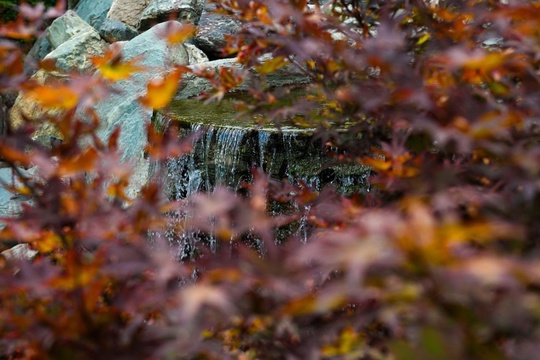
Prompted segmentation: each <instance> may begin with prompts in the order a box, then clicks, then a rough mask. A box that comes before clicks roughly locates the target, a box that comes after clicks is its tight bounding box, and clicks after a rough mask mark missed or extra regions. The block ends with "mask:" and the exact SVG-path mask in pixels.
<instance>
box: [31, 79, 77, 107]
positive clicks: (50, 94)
mask: <svg viewBox="0 0 540 360" xmlns="http://www.w3.org/2000/svg"><path fill="white" fill-rule="evenodd" d="M27 95H28V96H30V97H31V98H33V99H35V100H36V101H37V102H39V103H40V104H41V105H42V106H44V107H46V108H50V109H61V110H71V109H73V108H75V106H77V103H78V102H79V94H78V93H77V91H75V90H74V89H73V88H72V87H71V86H69V85H60V84H56V85H38V86H36V87H33V88H32V89H30V90H29V91H28V93H27Z"/></svg>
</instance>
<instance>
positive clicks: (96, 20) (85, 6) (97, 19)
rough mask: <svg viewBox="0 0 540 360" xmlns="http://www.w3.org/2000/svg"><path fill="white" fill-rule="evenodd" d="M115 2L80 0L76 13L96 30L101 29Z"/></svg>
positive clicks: (111, 0)
mask: <svg viewBox="0 0 540 360" xmlns="http://www.w3.org/2000/svg"><path fill="white" fill-rule="evenodd" d="M112 2H113V0H80V1H79V3H78V4H77V6H76V7H75V8H74V11H75V12H76V13H77V14H78V15H79V16H80V17H81V19H83V20H84V21H86V22H87V23H88V24H89V25H91V26H93V27H94V28H95V29H99V28H100V27H101V24H102V23H103V20H105V18H106V17H107V13H108V12H109V10H110V8H111V5H112Z"/></svg>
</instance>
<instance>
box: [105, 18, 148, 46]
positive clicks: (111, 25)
mask: <svg viewBox="0 0 540 360" xmlns="http://www.w3.org/2000/svg"><path fill="white" fill-rule="evenodd" d="M99 35H101V37H102V38H103V39H105V41H107V42H109V43H114V42H118V41H126V40H131V39H133V38H134V37H135V36H137V35H139V32H138V31H137V30H136V29H135V28H133V27H131V26H129V25H127V24H124V23H123V22H121V21H118V20H111V19H105V21H103V24H102V25H101V28H100V29H99Z"/></svg>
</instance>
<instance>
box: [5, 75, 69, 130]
mask: <svg viewBox="0 0 540 360" xmlns="http://www.w3.org/2000/svg"><path fill="white" fill-rule="evenodd" d="M67 79H68V78H67V76H64V75H61V74H59V73H56V72H54V73H53V72H48V71H45V70H43V69H40V70H38V71H37V72H36V73H35V74H34V75H32V77H31V80H32V81H34V82H35V83H36V84H39V85H45V84H51V83H52V82H62V81H67ZM62 113H63V111H62V110H56V109H44V108H43V107H41V106H40V105H39V104H37V103H36V101H35V100H34V99H32V98H29V97H27V96H24V93H19V95H18V96H17V99H16V100H15V103H14V104H13V107H12V108H11V110H10V112H9V123H10V126H11V127H12V128H14V129H16V128H19V127H20V126H22V125H23V124H24V123H25V119H26V120H27V121H29V122H31V123H33V124H36V125H37V126H38V128H37V130H36V133H35V134H36V135H35V136H37V137H40V138H48V137H49V138H50V137H55V138H57V137H58V136H59V135H58V131H57V130H56V129H55V128H54V127H53V126H52V125H51V124H50V122H48V121H46V119H48V118H54V117H58V116H60V115H61V114H62Z"/></svg>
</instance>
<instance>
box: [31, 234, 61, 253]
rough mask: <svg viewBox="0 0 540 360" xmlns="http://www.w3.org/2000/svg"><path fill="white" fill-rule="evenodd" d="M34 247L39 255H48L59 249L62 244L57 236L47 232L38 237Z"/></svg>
mask: <svg viewBox="0 0 540 360" xmlns="http://www.w3.org/2000/svg"><path fill="white" fill-rule="evenodd" d="M34 246H35V248H36V250H37V251H39V252H40V253H48V252H51V251H54V250H56V249H60V248H61V247H62V246H63V244H62V239H61V238H60V236H58V234H56V233H54V232H52V231H47V232H45V233H44V234H42V236H41V237H40V239H39V240H37V241H35V243H34Z"/></svg>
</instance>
